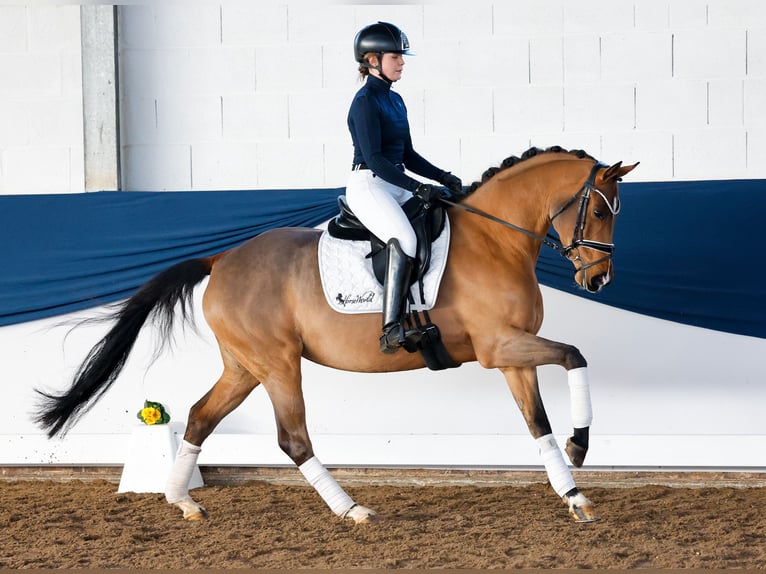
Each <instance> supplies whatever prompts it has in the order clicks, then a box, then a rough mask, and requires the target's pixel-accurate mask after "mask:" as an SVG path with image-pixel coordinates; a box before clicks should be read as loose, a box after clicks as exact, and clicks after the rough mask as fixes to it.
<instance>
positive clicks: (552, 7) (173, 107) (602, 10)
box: [120, 0, 766, 189]
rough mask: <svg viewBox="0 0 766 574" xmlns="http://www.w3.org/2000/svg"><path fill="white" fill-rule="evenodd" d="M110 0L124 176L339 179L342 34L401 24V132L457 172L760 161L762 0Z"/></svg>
mask: <svg viewBox="0 0 766 574" xmlns="http://www.w3.org/2000/svg"><path fill="white" fill-rule="evenodd" d="M181 12H183V15H180V14H179V7H178V6H172V5H171V6H164V7H154V6H125V7H123V8H121V12H120V16H121V26H122V27H121V38H122V43H121V58H122V81H123V85H122V88H123V142H122V143H123V153H124V159H125V161H124V170H125V171H124V174H123V176H124V177H123V181H124V184H125V186H126V188H127V189H221V188H254V187H260V188H292V187H330V186H342V185H344V183H345V178H346V174H347V172H348V167H349V163H350V157H351V147H350V145H351V144H350V138H349V136H348V133H347V129H346V123H345V117H346V112H347V109H348V104H349V101H350V99H351V97H352V96H353V93H354V92H355V91H356V89H358V86H359V84H358V82H357V79H356V70H355V64H354V62H353V60H352V56H351V42H352V39H353V36H354V34H355V33H356V31H357V30H358V29H359V28H360V27H361V26H363V25H365V24H367V23H370V22H374V21H376V20H388V21H392V22H395V23H397V24H398V25H400V26H401V27H402V28H403V29H404V30H405V31H406V32H407V34H408V36H409V38H410V41H411V44H412V47H413V50H414V51H415V52H416V54H417V56H414V57H411V58H408V59H407V65H406V67H405V74H404V77H403V79H402V80H401V81H400V82H399V83H397V85H396V87H395V89H396V90H397V91H399V92H400V93H401V94H402V95H403V96H404V98H405V101H406V103H407V106H408V109H409V115H410V123H411V127H412V134H413V139H414V141H415V144H416V148H417V149H418V150H419V151H420V152H421V153H423V155H425V156H426V157H428V158H429V159H431V160H432V161H433V162H434V163H436V164H438V165H440V166H443V167H445V168H446V169H450V170H452V171H454V172H455V173H458V174H459V175H460V176H461V177H463V179H464V180H466V181H470V180H473V179H477V178H478V177H480V175H481V172H482V171H483V170H484V169H486V168H487V167H489V166H490V165H494V164H496V163H498V162H499V161H500V160H502V159H503V158H504V157H506V156H507V155H510V154H518V153H520V152H522V151H523V150H524V149H526V148H527V147H529V146H530V145H538V146H542V147H545V146H549V145H562V146H564V147H570V148H583V149H586V150H587V151H589V152H590V153H591V154H593V155H595V156H597V157H599V158H600V159H602V160H604V161H610V162H611V161H617V160H624V161H626V162H633V161H639V160H640V161H641V162H642V167H641V169H640V170H638V171H637V172H635V174H634V175H635V177H634V178H633V179H634V180H635V179H643V180H671V179H722V178H758V177H764V176H766V164H765V163H764V162H762V161H760V160H759V158H761V157H766V156H764V152H766V149H764V145H765V144H764V140H766V126H765V124H766V113H764V112H763V111H762V103H763V102H764V101H766V98H765V97H764V96H766V4H764V3H762V2H758V1H755V0H710V1H707V2H704V1H700V0H652V1H648V2H636V1H632V0H587V1H585V2H578V3H571V2H565V1H564V0H546V1H544V2H519V1H514V2H479V3H458V2H454V3H452V2H442V3H429V4H424V5H409V4H408V5H401V4H397V5H383V6H370V5H352V4H330V5H327V4H324V3H320V4H317V5H309V4H302V3H300V4H292V3H288V4H278V3H272V2H269V3H249V4H245V3H226V2H223V3H222V4H220V5H214V4H204V5H201V6H194V7H192V8H188V7H184V8H183V9H182V10H181Z"/></svg>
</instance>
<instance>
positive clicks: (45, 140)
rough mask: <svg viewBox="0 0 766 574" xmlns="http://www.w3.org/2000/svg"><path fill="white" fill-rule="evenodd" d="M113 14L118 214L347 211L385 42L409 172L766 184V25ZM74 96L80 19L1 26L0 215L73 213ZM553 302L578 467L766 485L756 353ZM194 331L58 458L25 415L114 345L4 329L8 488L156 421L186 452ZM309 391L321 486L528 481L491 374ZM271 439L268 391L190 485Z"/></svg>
mask: <svg viewBox="0 0 766 574" xmlns="http://www.w3.org/2000/svg"><path fill="white" fill-rule="evenodd" d="M157 4H159V3H157ZM119 14H120V60H121V82H122V92H121V111H122V118H123V125H122V153H123V184H124V186H125V187H126V189H132V190H142V189H147V190H148V189H152V190H163V189H168V190H172V189H228V188H256V187H258V188H291V187H324V186H340V185H343V184H344V181H345V177H346V173H347V169H348V164H349V162H350V157H351V150H350V142H349V138H348V135H347V132H346V128H345V114H346V109H347V106H348V102H349V100H350V98H351V96H352V95H353V92H354V91H355V90H356V89H357V87H358V84H357V83H356V79H355V75H356V74H355V66H354V62H353V60H352V58H351V55H350V53H351V40H352V38H353V34H354V33H355V32H356V30H357V29H358V28H359V27H361V26H362V25H364V24H367V23H369V22H372V21H375V20H377V19H383V20H390V21H394V22H397V23H399V24H400V25H401V26H402V28H404V29H405V31H406V32H407V33H408V35H409V37H410V40H411V42H412V45H413V49H414V51H416V52H417V53H418V56H416V57H412V58H410V59H409V60H408V64H407V68H406V71H405V77H404V79H403V80H402V81H401V82H400V84H398V85H397V89H398V90H399V91H400V92H401V93H402V94H403V95H404V97H405V99H406V101H407V104H408V107H409V110H410V120H411V123H412V127H413V137H414V139H415V143H416V145H417V147H418V148H419V149H420V151H421V152H423V153H424V155H426V156H427V157H429V158H431V159H433V161H434V162H436V163H438V164H441V165H443V166H444V167H446V168H448V169H451V170H453V171H455V172H456V173H458V174H459V175H461V176H462V177H463V178H464V179H465V180H471V179H475V178H478V177H479V175H480V173H481V171H483V170H484V169H485V168H486V167H488V166H489V165H491V164H496V163H497V162H499V161H500V160H501V159H502V158H503V157H505V156H507V155H509V154H511V153H519V152H521V151H523V150H524V149H526V147H528V146H529V145H530V144H534V145H540V146H547V145H553V144H559V145H563V146H565V147H578V148H584V149H586V150H587V151H589V152H590V153H592V154H594V155H596V156H598V157H600V158H601V159H603V160H604V161H617V160H620V159H622V160H625V161H626V162H633V161H638V160H640V161H641V162H642V164H641V167H640V168H639V169H638V170H636V172H634V173H632V174H631V176H630V179H631V180H632V181H636V180H648V181H651V180H668V179H718V178H729V177H736V178H762V177H766V167H765V166H764V162H762V161H760V158H763V157H764V152H766V149H765V148H766V113H764V111H763V110H762V106H761V103H762V102H763V101H766V98H765V97H764V96H766V4H764V3H763V2H761V1H758V0H752V1H747V0H715V1H710V2H703V1H695V0H667V1H660V0H657V1H636V2H627V1H622V0H600V1H586V2H577V3H571V2H564V1H563V0H562V1H545V2H540V1H535V2H532V1H529V2H519V1H513V2H495V3H490V2H472V3H470V4H468V3H454V4H453V3H433V4H426V5H388V6H377V7H374V6H369V5H365V6H361V5H360V6H355V5H338V4H325V3H318V4H316V5H314V4H308V3H296V4H289V5H284V4H277V3H273V2H258V3H244V2H242V3H233V2H226V3H223V4H222V5H217V4H214V3H194V4H185V5H183V6H182V5H180V4H175V5H173V6H146V5H130V6H123V7H121V8H120V12H119ZM317 23H319V25H318V26H317ZM80 75H81V74H80V61H79V9H78V7H76V6H61V7H41V8H40V7H37V6H34V7H33V5H31V4H30V5H27V6H8V7H0V78H3V80H2V81H0V193H42V192H61V193H65V192H76V191H82V188H83V183H82V182H83V175H82V173H83V166H82V128H81V120H82V117H81V115H82V110H81V105H80V104H79V98H80V94H81V88H80V84H79V82H80ZM6 78H10V80H11V81H10V82H9V81H6ZM544 294H545V300H546V317H547V318H546V323H545V325H544V328H543V333H542V334H543V335H544V336H547V337H549V338H554V339H559V340H563V341H567V342H570V343H573V344H575V345H577V346H578V347H580V348H581V350H582V351H583V352H584V354H585V355H586V357H587V358H588V359H589V362H590V365H591V378H592V385H593V395H594V407H595V417H596V418H595V422H594V427H593V446H592V451H591V454H590V455H589V459H588V463H589V464H590V465H597V466H600V467H613V466H614V467H621V468H625V467H652V468H657V467H663V468H667V467H676V466H678V467H686V468H689V467H695V468H698V467H729V468H731V467H737V468H755V467H764V466H766V460H764V456H765V455H764V453H766V449H764V448H763V445H764V439H766V422H764V419H763V417H762V416H761V413H760V410H759V407H760V406H761V405H763V404H764V398H766V397H764V393H766V390H764V389H765V387H764V385H763V384H762V383H763V379H764V369H763V367H762V365H761V363H760V362H759V360H758V358H759V357H762V356H763V355H764V354H765V353H766V348H765V347H766V340H763V339H754V338H748V337H737V336H732V335H725V334H721V333H717V332H714V331H708V330H704V329H697V328H693V327H686V326H681V325H677V324H673V323H668V322H664V321H658V320H653V319H648V318H646V317H641V316H638V315H634V314H631V313H627V312H624V311H620V310H615V309H610V308H607V307H604V306H602V305H598V304H595V303H592V302H588V301H583V300H580V299H577V298H574V297H571V296H567V295H564V294H561V293H558V292H556V291H553V290H549V289H545V290H544ZM199 317H200V319H199V322H200V323H202V331H203V336H202V337H195V336H194V335H187V336H186V338H185V339H182V340H181V341H179V344H178V346H177V350H176V351H175V354H173V355H165V356H164V357H163V358H162V359H160V360H159V361H158V362H156V363H154V364H153V365H152V366H151V367H150V368H148V370H147V367H148V363H149V360H148V355H149V354H150V351H149V348H150V346H151V333H147V335H146V336H145V337H144V338H142V339H141V341H140V343H139V345H138V349H137V352H136V356H135V357H134V358H133V359H132V360H131V363H130V364H129V365H128V368H127V371H126V372H125V375H124V376H123V377H122V378H121V379H120V381H119V382H118V383H117V384H116V386H115V388H114V389H113V390H112V391H111V392H110V393H109V394H108V395H107V396H106V397H105V398H104V399H103V401H102V402H101V403H99V404H98V405H97V407H96V408H95V409H94V410H93V411H92V413H90V414H89V415H88V416H87V417H86V418H85V419H84V420H83V421H82V424H81V425H79V426H78V427H76V428H75V429H74V431H73V432H72V433H71V434H70V436H69V437H68V438H67V439H66V440H65V441H64V442H58V441H53V442H50V441H47V440H46V439H45V438H44V436H43V435H41V433H40V432H39V430H37V429H36V427H35V426H34V425H33V424H32V422H31V420H30V417H29V412H30V411H31V409H32V403H33V398H34V397H33V391H32V389H33V388H35V387H44V388H49V389H62V388H64V387H65V386H66V384H67V383H68V377H69V376H70V375H71V372H72V370H73V369H74V368H75V366H76V364H77V363H78V362H79V361H80V360H82V358H83V356H84V354H85V353H86V352H87V350H88V348H89V347H90V346H91V345H92V344H93V343H94V342H95V341H96V340H97V338H98V336H99V334H100V333H101V332H102V331H101V329H102V328H99V327H87V328H83V329H78V330H75V331H74V332H73V333H72V334H71V335H70V336H69V337H68V338H66V339H65V337H64V333H65V332H66V331H67V329H66V328H64V327H57V326H56V324H57V323H58V322H59V321H60V320H61V318H58V319H55V320H49V321H37V322H31V323H25V324H21V325H16V326H11V327H4V328H2V329H0V364H2V365H3V371H2V384H0V403H2V404H4V405H11V406H12V408H7V409H6V410H5V412H4V415H3V417H0V464H44V463H61V464H80V463H93V464H96V463H105V464H119V463H121V462H122V461H123V460H124V449H125V448H126V446H127V441H128V438H129V433H130V430H131V429H132V428H133V425H135V424H136V423H137V421H136V420H135V412H136V411H137V410H138V408H139V407H140V406H141V404H142V402H143V400H144V398H150V399H153V400H160V401H162V402H165V403H167V404H168V405H169V406H170V408H171V409H172V412H173V417H174V420H175V421H177V423H175V424H177V425H181V426H182V423H183V421H184V420H185V416H186V411H187V410H188V407H189V406H190V405H191V404H192V403H193V402H194V401H195V400H197V399H198V398H199V397H200V396H201V395H202V394H203V393H204V392H205V391H206V390H207V388H208V387H209V386H210V384H212V382H213V381H214V380H215V379H216V378H217V376H218V369H219V367H220V363H219V359H218V357H217V352H216V350H215V346H214V344H213V343H212V342H211V340H210V334H209V333H206V331H205V327H204V322H203V321H202V320H201V315H199ZM586 325H587V327H586ZM541 380H542V386H543V392H544V398H545V399H546V402H547V405H548V409H549V414H550V416H551V420H552V423H553V425H554V430H555V432H556V433H558V434H560V435H562V436H564V435H565V434H566V433H567V432H568V431H569V426H570V423H569V414H568V397H567V393H566V389H565V377H564V374H563V373H562V372H560V370H558V369H555V368H548V367H546V368H543V369H541ZM305 381H306V393H307V402H308V408H309V425H310V428H311V430H312V434H313V438H314V443H315V446H316V448H317V452H318V454H319V456H320V457H321V458H322V459H323V460H324V461H325V462H326V463H328V464H342V465H354V464H360V465H371V464H399V465H414V466H422V465H458V466H471V465H473V466H496V465H499V466H506V465H513V466H520V467H524V466H531V465H537V464H539V460H538V457H537V453H536V451H535V448H534V442H533V441H532V440H531V439H530V438H529V435H528V433H527V431H526V428H525V427H524V424H523V421H522V419H521V416H520V414H519V413H518V411H517V409H516V407H515V405H514V403H513V401H512V399H511V396H510V393H509V392H508V391H507V389H506V388H505V384H504V382H503V380H502V377H501V376H500V374H499V373H496V372H485V371H483V370H482V369H480V368H479V367H478V366H476V365H466V366H463V367H461V368H460V369H457V370H452V371H448V372H445V373H440V374H436V373H431V372H427V371H422V372H421V371H419V372H414V373H406V374H402V375H385V376H382V375H364V376H363V375H356V374H350V373H339V372H334V371H328V370H326V369H322V368H318V367H316V366H313V365H307V366H306V373H305ZM273 431H274V423H273V416H272V414H271V412H270V407H269V405H268V401H267V400H266V397H265V394H264V393H263V392H262V391H261V390H258V391H256V392H255V393H254V394H253V396H252V397H251V398H250V399H248V401H246V403H245V404H244V405H243V406H242V407H240V409H238V410H237V411H236V412H235V413H233V414H232V415H231V416H230V417H229V418H228V419H227V420H225V421H224V422H223V423H222V425H221V427H220V428H219V429H218V431H217V432H216V434H215V435H214V436H213V437H211V439H210V440H209V442H208V443H207V444H206V448H205V450H204V451H203V458H202V459H201V462H202V463H203V464H286V463H288V461H287V459H286V457H285V456H284V455H283V454H282V453H281V452H279V451H278V449H277V447H276V440H275V438H274V436H273Z"/></svg>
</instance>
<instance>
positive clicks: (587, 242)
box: [439, 162, 621, 272]
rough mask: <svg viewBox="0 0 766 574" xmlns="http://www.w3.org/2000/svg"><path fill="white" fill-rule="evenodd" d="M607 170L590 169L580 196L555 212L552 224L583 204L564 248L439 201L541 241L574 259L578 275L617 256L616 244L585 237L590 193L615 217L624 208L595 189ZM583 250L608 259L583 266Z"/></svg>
mask: <svg viewBox="0 0 766 574" xmlns="http://www.w3.org/2000/svg"><path fill="white" fill-rule="evenodd" d="M605 167H609V166H608V165H606V164H604V163H601V162H596V163H595V164H594V165H593V167H592V168H591V170H590V174H589V175H588V179H587V180H585V183H584V184H583V186H582V187H581V188H580V189H579V190H578V191H577V193H575V194H574V195H573V196H572V197H571V198H569V199H568V200H567V201H566V202H565V203H564V205H562V206H561V207H560V208H559V209H558V210H556V212H555V213H554V214H553V215H552V216H551V219H550V220H551V223H552V222H553V220H554V219H556V218H557V217H558V216H559V215H561V214H562V213H564V212H565V211H566V210H567V209H569V208H570V207H572V206H573V205H574V204H575V203H576V202H577V200H578V199H579V200H580V201H579V203H578V205H577V219H576V221H575V226H574V230H573V231H572V241H571V243H570V244H569V245H564V244H563V243H561V241H560V240H559V239H557V238H556V237H554V236H553V235H551V234H550V233H549V234H547V235H546V236H544V237H543V236H540V235H537V234H536V233H533V232H531V231H529V230H528V229H524V228H523V227H519V226H518V225H515V224H513V223H511V222H509V221H505V220H504V219H500V218H499V217H495V216H494V215H492V214H489V213H487V212H486V211H482V210H481V209H476V208H475V207H471V206H470V205H463V204H462V203H455V202H453V201H450V200H449V199H446V198H444V197H442V198H440V199H439V201H441V202H442V203H445V204H447V205H450V206H452V207H457V208H458V209H462V210H463V211H467V212H469V213H473V214H475V215H480V216H481V217H484V218H485V219H489V220H490V221H494V222H495V223H499V224H500V225H503V226H505V227H508V228H509V229H513V230H514V231H517V232H519V233H522V234H523V235H526V236H527V237H530V238H532V239H534V240H535V241H539V242H541V243H542V244H543V245H546V246H548V247H550V248H551V249H553V250H555V251H557V252H558V253H559V255H561V256H562V257H566V258H568V259H571V260H572V262H574V263H575V266H576V265H577V264H579V265H580V267H576V272H579V271H585V270H587V269H589V268H590V267H593V266H594V265H597V264H599V263H601V262H602V261H604V260H607V259H611V258H612V254H613V253H614V243H603V242H601V241H593V240H592V239H585V238H584V237H583V234H584V232H585V223H586V220H587V216H588V204H589V203H590V198H591V193H597V194H598V195H600V196H601V197H602V199H603V200H604V203H605V204H606V205H607V207H608V208H609V211H610V212H611V213H612V215H617V214H618V213H620V207H621V206H620V198H619V197H615V198H614V204H612V203H610V202H609V200H608V199H607V197H606V194H605V193H604V192H603V191H601V190H600V189H599V188H597V187H596V185H595V180H596V174H597V173H598V170H600V169H601V168H605ZM580 247H585V248H586V249H593V250H595V251H599V252H601V253H605V254H606V255H604V257H601V258H600V259H597V260H596V261H592V262H590V263H584V262H583V260H582V258H581V257H580V252H579V251H578V250H579V248H580ZM573 251H574V252H575V255H574V257H570V253H571V252H573Z"/></svg>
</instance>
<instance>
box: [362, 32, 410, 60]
mask: <svg viewBox="0 0 766 574" xmlns="http://www.w3.org/2000/svg"><path fill="white" fill-rule="evenodd" d="M367 52H374V53H376V54H383V53H385V52H391V53H394V54H411V52H410V41H409V40H408V39H407V35H406V34H405V33H404V32H402V31H401V30H400V29H399V28H397V27H396V26H394V25H393V24H389V23H388V22H378V23H377V24H370V25H369V26H365V27H364V28H362V29H361V30H359V32H358V33H357V34H356V38H354V56H355V57H356V61H357V62H359V63H360V64H363V65H364V64H366V63H365V61H364V55H365V54H366V53H367Z"/></svg>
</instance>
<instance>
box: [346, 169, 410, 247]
mask: <svg viewBox="0 0 766 574" xmlns="http://www.w3.org/2000/svg"><path fill="white" fill-rule="evenodd" d="M411 197H412V193H410V192H409V191H407V190H406V189H402V188H401V187H397V186H395V185H392V184H390V183H388V182H387V181H384V180H382V179H381V178H379V177H377V176H375V175H374V174H373V173H372V171H371V170H369V169H360V170H357V171H352V172H351V175H350V176H349V178H348V183H347V184H346V202H347V203H348V206H349V207H350V208H351V211H353V212H354V214H355V215H356V216H357V217H358V218H359V221H361V222H362V223H364V225H365V226H366V227H367V229H369V230H370V231H371V232H372V233H373V234H374V235H375V236H376V237H377V238H378V239H380V240H381V241H383V242H384V243H388V241H389V239H394V238H395V239H398V240H399V244H400V245H401V247H402V251H404V252H405V253H406V254H407V255H409V256H410V257H415V255H416V254H417V247H418V241H417V238H416V237H415V231H413V229H412V225H410V222H409V221H408V220H407V216H406V215H405V214H404V211H402V207H401V206H402V205H403V204H404V203H405V202H406V201H407V200H408V199H410V198H411Z"/></svg>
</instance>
